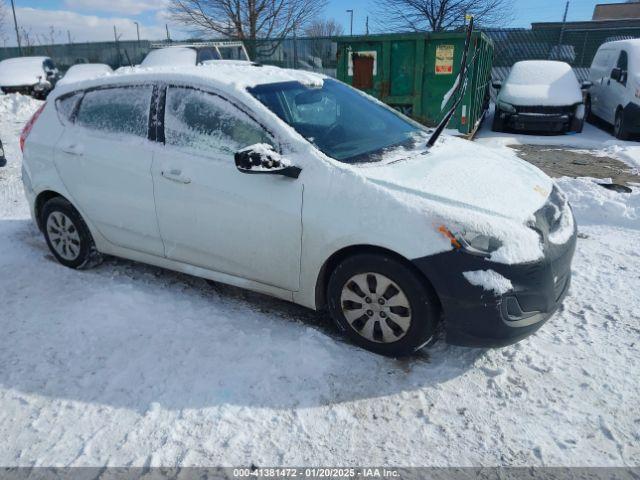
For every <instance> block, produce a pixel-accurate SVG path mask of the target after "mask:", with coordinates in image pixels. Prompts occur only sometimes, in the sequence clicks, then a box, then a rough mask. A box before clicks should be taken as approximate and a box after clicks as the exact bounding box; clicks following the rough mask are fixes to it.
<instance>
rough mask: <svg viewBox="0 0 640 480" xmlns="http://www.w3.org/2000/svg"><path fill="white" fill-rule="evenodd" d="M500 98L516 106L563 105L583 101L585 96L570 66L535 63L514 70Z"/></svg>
mask: <svg viewBox="0 0 640 480" xmlns="http://www.w3.org/2000/svg"><path fill="white" fill-rule="evenodd" d="M498 99H499V100H500V101H503V102H507V103H511V104H514V105H541V106H562V105H573V104H575V103H580V102H582V93H581V90H580V84H579V83H578V79H577V78H576V75H575V73H574V72H573V70H572V69H571V66H569V65H568V64H567V63H564V62H551V61H544V60H532V61H524V62H518V63H516V64H515V65H514V66H513V67H512V68H511V72H510V73H509V76H508V77H507V80H506V81H505V83H504V86H503V87H502V90H501V91H500V94H499V96H498Z"/></svg>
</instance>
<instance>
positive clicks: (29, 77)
mask: <svg viewBox="0 0 640 480" xmlns="http://www.w3.org/2000/svg"><path fill="white" fill-rule="evenodd" d="M44 60H45V57H22V58H11V59H8V60H4V61H2V62H0V87H22V86H31V85H35V84H36V83H39V82H40V81H41V80H45V79H46V78H47V75H46V74H45V72H44V68H43V66H42V64H43V62H44Z"/></svg>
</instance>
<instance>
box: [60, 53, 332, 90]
mask: <svg viewBox="0 0 640 480" xmlns="http://www.w3.org/2000/svg"><path fill="white" fill-rule="evenodd" d="M326 78H327V77H326V76H325V75H321V74H318V73H313V72H306V71H301V70H289V69H284V68H279V67H272V66H257V65H255V64H250V63H239V62H234V61H229V62H227V61H225V60H218V61H216V62H211V63H208V64H206V65H198V66H195V65H194V66H181V67H179V68H178V67H175V66H174V67H154V68H145V67H142V66H140V67H126V68H121V69H118V71H116V72H115V73H114V74H113V75H109V76H107V77H103V78H100V79H93V80H87V81H84V82H78V83H74V84H73V85H72V86H67V85H65V86H64V88H60V89H56V90H59V92H58V95H61V94H63V93H65V92H68V91H70V90H77V89H83V88H91V87H94V86H100V85H107V84H124V83H130V82H144V81H154V80H159V79H162V80H175V81H180V82H181V83H186V84H199V85H211V86H214V87H217V88H221V89H225V90H232V91H235V92H243V93H245V92H246V89H247V88H251V87H255V86H257V85H266V84H273V83H283V82H300V83H302V84H304V85H310V86H322V85H323V83H324V80H325V79H326Z"/></svg>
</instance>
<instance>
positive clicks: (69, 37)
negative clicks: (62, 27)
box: [67, 30, 73, 45]
mask: <svg viewBox="0 0 640 480" xmlns="http://www.w3.org/2000/svg"><path fill="white" fill-rule="evenodd" d="M67 38H68V39H69V45H71V44H72V43H73V42H72V41H71V30H67Z"/></svg>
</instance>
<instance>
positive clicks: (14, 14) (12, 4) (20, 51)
mask: <svg viewBox="0 0 640 480" xmlns="http://www.w3.org/2000/svg"><path fill="white" fill-rule="evenodd" d="M11 10H13V25H14V26H15V27H16V40H17V41H18V52H19V53H20V56H22V44H21V43H20V31H19V30H18V19H17V18H16V5H15V3H13V0H11Z"/></svg>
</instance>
